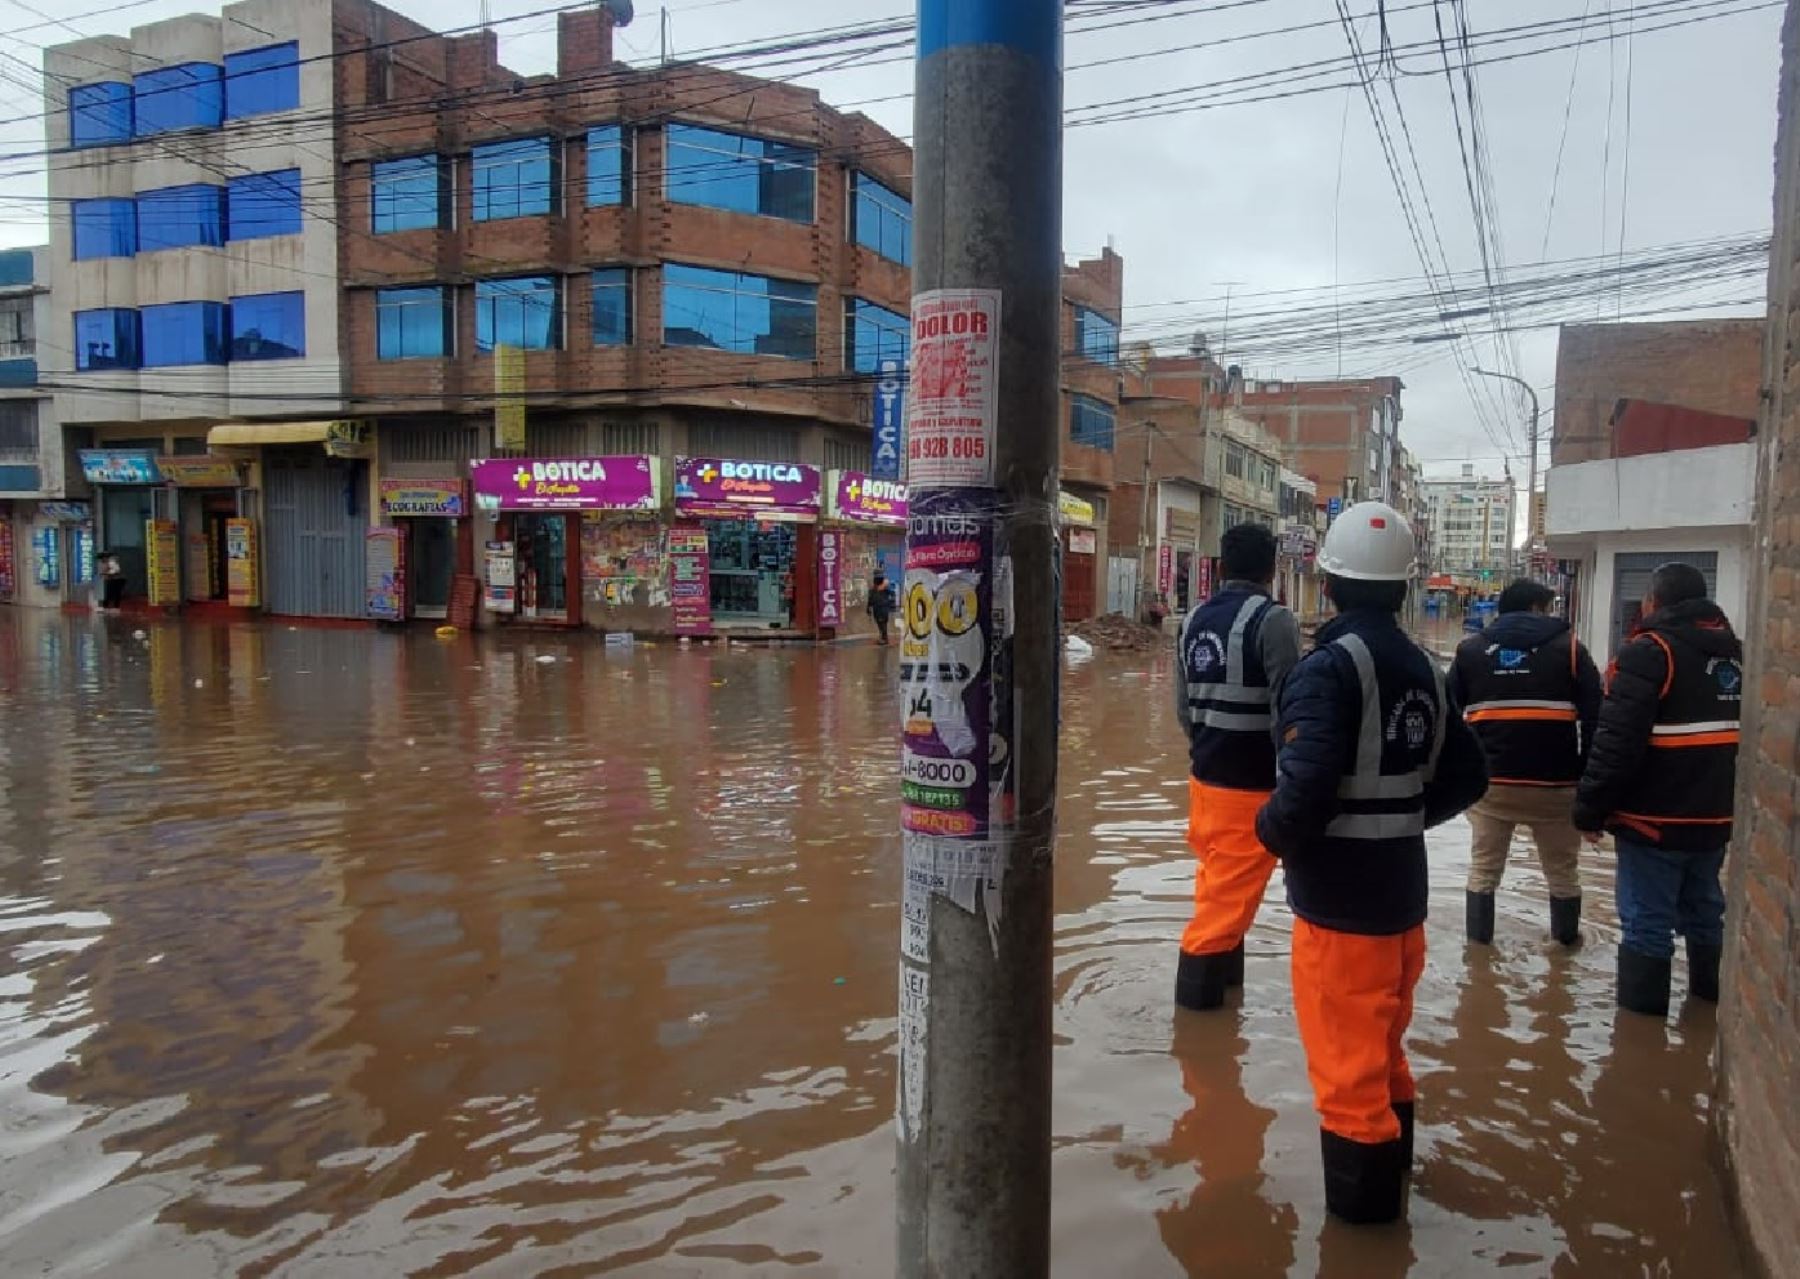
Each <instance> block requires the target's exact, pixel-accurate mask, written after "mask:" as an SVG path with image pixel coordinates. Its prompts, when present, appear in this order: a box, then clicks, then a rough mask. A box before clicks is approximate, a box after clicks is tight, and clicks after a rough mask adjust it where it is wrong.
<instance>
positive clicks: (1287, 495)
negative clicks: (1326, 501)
mask: <svg viewBox="0 0 1800 1279" xmlns="http://www.w3.org/2000/svg"><path fill="white" fill-rule="evenodd" d="M1280 508H1281V532H1280V536H1281V555H1280V559H1279V560H1278V562H1277V566H1276V575H1277V576H1276V585H1277V593H1278V594H1279V596H1280V597H1281V599H1282V600H1283V601H1285V602H1286V603H1287V606H1288V607H1289V608H1291V609H1293V611H1294V612H1295V613H1296V614H1298V615H1299V616H1301V617H1314V616H1317V615H1318V614H1320V613H1322V612H1323V611H1324V608H1325V603H1324V600H1323V599H1322V598H1321V596H1320V592H1319V573H1318V556H1319V539H1320V538H1321V537H1322V536H1323V533H1322V532H1321V530H1322V528H1323V526H1324V522H1325V521H1324V513H1323V512H1322V511H1321V510H1320V509H1319V486H1318V485H1317V484H1316V483H1314V482H1313V481H1312V480H1309V479H1308V478H1307V477H1306V476H1304V475H1301V474H1300V473H1299V472H1298V471H1290V470H1288V469H1287V468H1285V467H1283V468H1282V471H1281V498H1280Z"/></svg>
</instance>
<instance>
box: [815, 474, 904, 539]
mask: <svg viewBox="0 0 1800 1279" xmlns="http://www.w3.org/2000/svg"><path fill="white" fill-rule="evenodd" d="M835 474H836V475H837V486H836V488H835V490H834V491H833V493H832V505H831V517H832V518H833V519H837V520H855V521H856V522H857V523H859V524H891V525H892V526H893V527H895V528H905V527H906V485H904V484H902V483H900V482H899V481H898V480H877V479H873V478H871V477H870V476H867V475H864V474H862V473H861V472H859V471H838V472H836V473H835Z"/></svg>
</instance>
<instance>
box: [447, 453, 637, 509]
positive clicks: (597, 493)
mask: <svg viewBox="0 0 1800 1279" xmlns="http://www.w3.org/2000/svg"><path fill="white" fill-rule="evenodd" d="M469 475H470V478H471V479H472V480H473V482H474V486H475V505H476V506H478V507H480V508H481V509H482V510H487V511H654V510H656V509H657V507H659V506H661V505H662V502H661V501H660V496H661V495H660V494H659V492H658V487H659V486H658V483H657V466H656V459H655V458H650V457H577V458H560V459H556V460H550V461H545V460H539V459H535V458H492V459H489V460H487V461H484V462H471V463H470V464H469Z"/></svg>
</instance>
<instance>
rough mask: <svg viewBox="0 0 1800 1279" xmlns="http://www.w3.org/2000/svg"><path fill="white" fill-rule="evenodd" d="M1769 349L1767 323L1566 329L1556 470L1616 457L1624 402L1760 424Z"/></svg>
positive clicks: (1555, 430) (1553, 458)
mask: <svg viewBox="0 0 1800 1279" xmlns="http://www.w3.org/2000/svg"><path fill="white" fill-rule="evenodd" d="M1762 345H1763V322H1762V321H1761V320H1684V321H1675V322H1672V323H1666V324H1565V325H1564V326H1563V327H1562V331H1561V333H1560V334H1559V335H1558V337H1557V342H1556V415H1555V416H1554V417H1553V418H1552V419H1551V441H1550V462H1551V465H1552V466H1567V465H1569V464H1571V463H1574V462H1588V461H1592V460H1594V459H1596V458H1604V457H1611V456H1612V427H1611V425H1610V423H1611V421H1612V414H1613V408H1614V406H1615V405H1616V404H1617V403H1618V402H1619V401H1620V400H1625V399H1630V400H1647V401H1650V402H1651V403H1654V404H1676V405H1680V406H1681V407H1683V408H1689V409H1700V410H1703V411H1704V412H1707V413H1723V414H1725V415H1726V416H1727V417H1741V418H1753V417H1755V416H1756V415H1757V410H1758V407H1759V405H1758V391H1759V390H1760V388H1761V386H1762Z"/></svg>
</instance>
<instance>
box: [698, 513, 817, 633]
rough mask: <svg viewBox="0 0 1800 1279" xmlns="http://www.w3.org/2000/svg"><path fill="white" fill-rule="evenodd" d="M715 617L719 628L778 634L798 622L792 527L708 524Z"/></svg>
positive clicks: (747, 522)
mask: <svg viewBox="0 0 1800 1279" xmlns="http://www.w3.org/2000/svg"><path fill="white" fill-rule="evenodd" d="M705 524H706V536H707V544H708V547H709V548H710V552H711V560H712V563H711V568H712V600H711V603H712V616H713V621H714V622H715V623H717V624H719V625H721V626H765V627H769V628H771V629H780V628H783V627H787V626H790V625H792V624H793V620H794V561H795V554H796V536H795V529H794V526H793V525H792V524H785V523H774V522H768V523H764V522H759V521H756V520H707V521H705Z"/></svg>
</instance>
